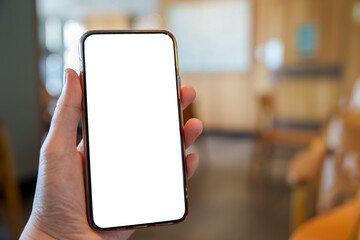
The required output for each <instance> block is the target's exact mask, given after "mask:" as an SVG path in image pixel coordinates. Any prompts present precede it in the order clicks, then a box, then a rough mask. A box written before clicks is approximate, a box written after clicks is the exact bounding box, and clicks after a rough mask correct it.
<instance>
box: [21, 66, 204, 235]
mask: <svg viewBox="0 0 360 240" xmlns="http://www.w3.org/2000/svg"><path fill="white" fill-rule="evenodd" d="M194 99H195V91H194V89H193V88H192V87H189V86H185V87H182V88H181V104H182V107H183V109H184V108H186V107H187V106H188V105H189V104H190V103H191V102H192V101H193V100H194ZM81 108H82V90H81V84H80V79H79V76H78V75H77V73H76V72H75V71H74V70H71V69H67V70H66V71H65V81H64V87H63V91H62V93H61V96H60V98H59V101H58V104H57V106H56V110H55V113H54V116H53V119H52V121H51V126H50V130H49V133H48V136H47V137H46V140H45V142H44V144H43V145H42V147H41V151H40V160H39V171H38V179H37V184H36V192H35V197H34V203H33V209H32V212H31V215H30V218H29V220H28V223H27V224H26V227H25V229H24V231H23V233H22V235H21V237H20V239H128V238H129V237H130V236H131V234H132V233H133V232H134V231H133V230H127V231H111V232H99V231H95V230H93V229H92V228H91V227H90V226H89V224H88V221H87V217H86V203H85V180H84V172H85V169H84V168H85V159H84V148H83V145H82V143H80V145H79V146H76V135H77V126H78V122H79V119H80V114H81ZM183 128H184V138H185V147H186V148H187V147H189V146H190V145H191V144H192V143H193V142H194V141H195V139H196V138H197V137H198V136H199V135H200V134H201V132H202V123H201V121H200V120H198V119H190V120H189V121H188V122H187V123H186V124H185V126H184V127H183ZM198 162H199V157H198V155H196V154H189V155H188V156H186V172H187V177H188V178H190V177H191V176H192V175H193V174H194V172H195V170H196V168H197V165H198Z"/></svg>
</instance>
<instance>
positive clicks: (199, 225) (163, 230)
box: [131, 136, 290, 240]
mask: <svg viewBox="0 0 360 240" xmlns="http://www.w3.org/2000/svg"><path fill="white" fill-rule="evenodd" d="M252 148H253V144H252V140H251V139H242V138H239V137H223V136H203V137H202V139H200V141H199V142H198V143H197V144H196V145H195V146H194V147H193V148H192V149H191V151H195V152H199V153H200V156H201V163H200V166H199V169H198V171H197V173H196V175H195V176H194V177H193V179H191V181H190V182H189V191H190V194H189V195H190V212H189V215H188V218H187V219H186V220H185V222H183V223H180V224H178V225H174V226H165V227H155V228H149V229H140V230H137V232H136V233H135V234H134V235H133V237H132V238H131V239H132V240H140V239H141V240H150V239H157V240H161V239H164V240H165V239H171V240H180V239H181V240H183V239H187V240H191V239H194V240H195V239H196V240H199V239H206V240H212V239H214V240H215V239H216V240H218V239H229V240H230V239H251V240H257V239H258V240H263V239H266V240H272V239H274V240H281V239H287V238H288V229H289V193H290V191H289V189H288V187H287V186H286V185H285V182H284V172H285V168H286V164H287V159H279V160H274V161H272V163H271V165H269V166H268V168H267V169H266V172H267V174H266V177H264V178H263V179H262V181H260V184H258V185H257V186H252V187H251V186H249V184H248V183H247V181H246V174H247V169H248V164H249V160H250V159H251V154H252V150H253V149H252Z"/></svg>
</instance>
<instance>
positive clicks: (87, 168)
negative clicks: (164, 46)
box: [79, 30, 189, 231]
mask: <svg viewBox="0 0 360 240" xmlns="http://www.w3.org/2000/svg"><path fill="white" fill-rule="evenodd" d="M95 34H165V35H168V36H169V37H170V38H171V39H172V42H173V46H174V62H175V66H174V67H175V81H176V90H177V102H178V116H179V131H180V138H181V139H180V143H181V155H182V156H181V159H182V169H183V170H182V172H183V186H184V202H185V212H184V215H183V216H182V217H181V218H180V219H175V220H169V221H163V222H154V223H141V224H135V225H128V226H114V227H109V228H102V227H99V226H97V225H96V224H95V221H94V218H93V212H92V209H93V208H92V192H91V172H90V154H89V147H88V146H89V138H88V137H87V136H88V125H87V122H88V114H87V95H86V94H87V93H86V72H85V65H86V63H85V41H86V39H87V38H88V37H89V36H91V35H95ZM79 58H80V59H79V60H80V61H79V62H80V79H81V89H82V97H83V101H82V126H83V142H84V158H85V185H86V186H85V194H86V196H85V197H86V205H87V207H86V210H87V219H88V222H89V225H90V226H91V227H92V228H93V229H95V230H97V231H112V230H130V229H138V228H145V227H152V226H162V225H171V224H176V223H180V222H182V221H184V220H185V219H186V217H187V215H188V212H189V206H188V205H189V201H188V193H187V189H188V188H187V173H186V165H185V143H184V131H183V113H182V106H181V99H180V97H181V94H180V88H181V84H180V76H179V67H178V54H177V44H176V39H175V37H174V36H173V35H172V33H170V32H169V31H166V30H93V31H88V32H86V33H84V34H83V35H82V37H81V39H80V46H79Z"/></svg>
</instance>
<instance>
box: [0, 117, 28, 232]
mask: <svg viewBox="0 0 360 240" xmlns="http://www.w3.org/2000/svg"><path fill="white" fill-rule="evenodd" d="M13 164H14V157H13V150H12V146H11V141H10V136H9V134H8V132H7V131H6V129H5V127H4V125H3V123H2V120H1V116H0V184H1V186H0V189H1V190H3V196H4V198H5V199H4V200H5V208H6V213H7V216H8V218H9V223H10V228H11V234H12V237H13V238H14V239H15V238H19V237H20V234H21V231H22V228H23V214H22V205H21V201H20V193H19V185H18V182H17V178H16V176H15V172H14V166H13Z"/></svg>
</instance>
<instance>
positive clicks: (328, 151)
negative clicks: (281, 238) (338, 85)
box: [287, 112, 360, 239]
mask: <svg viewBox="0 0 360 240" xmlns="http://www.w3.org/2000/svg"><path fill="white" fill-rule="evenodd" d="M359 149H360V114H358V113H353V112H348V113H341V114H339V115H338V116H335V117H333V118H332V119H331V121H329V123H328V124H327V127H326V131H324V134H323V136H322V137H319V138H318V139H314V140H313V144H312V145H311V147H309V148H308V149H307V150H304V151H302V152H299V153H298V154H297V155H296V156H295V157H294V158H293V159H292V160H291V163H290V165H289V169H288V172H287V181H288V183H289V185H290V186H292V203H291V230H292V231H293V230H295V229H296V228H297V227H299V226H300V225H301V224H302V223H303V222H304V221H305V220H307V219H308V218H309V217H311V216H314V215H315V214H316V213H319V212H326V211H329V210H331V209H332V208H334V207H336V205H338V204H339V203H341V201H343V200H344V199H346V198H348V197H351V196H353V195H354V194H355V192H356V190H357V188H358V177H359V176H360V175H358V173H360V167H359V166H360V160H359V157H358V156H360V154H359V152H360V151H359ZM329 155H330V156H332V157H333V159H334V160H333V161H332V163H331V165H330V167H331V168H332V169H333V174H332V175H331V176H330V178H326V176H325V175H326V174H327V173H326V171H323V166H324V163H325V162H324V159H325V156H329ZM349 160H350V164H349ZM351 161H352V163H351ZM328 167H329V165H328ZM324 176H325V177H324ZM326 179H331V180H332V182H330V185H329V182H327V180H326ZM329 186H330V187H329ZM339 196H340V197H339ZM344 209H348V207H344V208H342V207H340V208H339V209H337V210H336V211H335V212H334V214H330V215H326V216H329V219H332V218H333V217H334V216H336V217H337V216H338V215H337V214H340V215H341V214H343V211H345V210H344ZM346 211H347V210H346ZM346 211H345V212H346ZM345 215H346V214H345ZM341 216H343V215H341ZM346 216H347V215H346ZM319 219H324V220H319ZM329 219H328V217H323V216H322V215H321V216H320V217H319V218H317V220H316V221H315V223H314V224H315V225H316V226H317V225H318V224H320V225H321V224H325V225H326V224H328V221H329ZM319 221H320V223H319ZM341 221H347V220H346V219H345V220H341ZM330 222H331V221H330ZM307 226H308V225H307ZM321 226H322V225H321ZM313 227H314V225H312V224H310V225H309V227H307V228H306V230H303V231H297V232H296V233H295V235H294V236H296V237H295V238H294V239H312V238H311V235H308V234H310V233H312V232H313V230H311V231H310V230H309V229H308V228H311V229H312V228H313ZM301 228H302V227H301ZM315 229H318V231H321V230H320V229H321V228H317V227H315ZM329 233H330V232H329ZM324 234H325V233H324ZM335 235H336V234H335ZM335 235H334V236H335ZM299 236H301V238H299ZM314 239H322V238H314ZM328 239H331V238H328ZM341 239H345V238H341Z"/></svg>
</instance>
